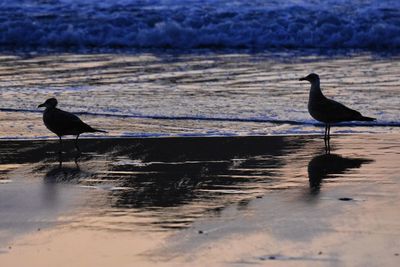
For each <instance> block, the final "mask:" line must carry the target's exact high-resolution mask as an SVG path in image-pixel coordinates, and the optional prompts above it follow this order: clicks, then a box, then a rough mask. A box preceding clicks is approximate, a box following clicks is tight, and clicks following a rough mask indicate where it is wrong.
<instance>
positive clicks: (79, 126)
mask: <svg viewBox="0 0 400 267" xmlns="http://www.w3.org/2000/svg"><path fill="white" fill-rule="evenodd" d="M57 104H58V101H57V99H55V98H49V99H47V100H46V102H44V103H43V104H40V105H39V106H38V108H41V107H45V108H46V109H45V110H44V112H43V122H44V125H46V127H47V129H49V130H50V131H52V132H53V133H55V134H56V135H57V136H58V138H59V139H60V146H61V145H62V139H61V137H62V136H64V135H76V139H75V147H76V149H77V150H78V151H80V150H79V147H78V138H79V135H80V134H82V133H94V132H101V133H106V131H103V130H98V129H94V128H92V127H91V126H89V125H87V124H86V123H84V122H83V121H81V119H79V118H78V117H77V116H76V115H74V114H72V113H69V112H67V111H64V110H61V109H58V108H56V107H57Z"/></svg>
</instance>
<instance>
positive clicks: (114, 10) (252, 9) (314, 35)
mask: <svg viewBox="0 0 400 267" xmlns="http://www.w3.org/2000/svg"><path fill="white" fill-rule="evenodd" d="M0 28H1V29H3V30H2V31H0V46H1V47H3V49H6V48H9V47H10V46H11V47H12V48H13V49H15V48H25V49H29V48H37V47H40V48H42V49H46V48H48V49H55V48H56V49H65V48H68V49H69V50H70V49H75V50H77V49H78V50H79V49H85V48H126V49H133V48H165V47H169V48H178V49H182V48H184V49H185V48H202V47H207V48H262V49H264V48H279V49H281V48H285V49H287V48H289V49H290V48H361V49H372V50H375V49H380V50H385V49H397V48H400V2H399V1H393V0H389V1H388V0H386V1H380V0H370V1H361V0H359V1H342V0H329V1H323V0H317V1H304V0H303V1H295V0H291V1H261V0H255V1H228V0H219V1H215V0H191V1H178V0H148V1H145V0H142V1H128V0H119V1H94V0H85V1H80V0H52V1H28V0H15V1H8V0H1V1H0Z"/></svg>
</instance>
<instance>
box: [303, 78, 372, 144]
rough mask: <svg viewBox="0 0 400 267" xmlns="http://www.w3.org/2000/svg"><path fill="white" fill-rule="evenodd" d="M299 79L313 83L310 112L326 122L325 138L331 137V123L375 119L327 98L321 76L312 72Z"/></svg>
mask: <svg viewBox="0 0 400 267" xmlns="http://www.w3.org/2000/svg"><path fill="white" fill-rule="evenodd" d="M299 81H309V82H310V83H311V89H310V97H309V99H308V112H309V113H310V115H311V116H312V117H313V118H314V119H316V120H317V121H320V122H323V123H325V135H324V140H325V142H326V140H328V144H329V139H330V130H331V124H332V123H336V122H344V121H374V120H376V119H375V118H370V117H364V116H363V115H361V113H360V112H358V111H356V110H353V109H351V108H348V107H346V106H345V105H343V104H341V103H339V102H336V101H334V100H332V99H328V98H326V97H325V96H324V95H323V94H322V92H321V88H320V87H319V76H318V75H317V74H315V73H311V74H309V75H308V76H306V77H303V78H300V79H299Z"/></svg>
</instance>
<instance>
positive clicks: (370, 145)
mask: <svg viewBox="0 0 400 267" xmlns="http://www.w3.org/2000/svg"><path fill="white" fill-rule="evenodd" d="M396 140H397V138H396V135H358V136H354V135H348V136H341V137H340V138H335V139H334V140H332V143H331V146H332V148H331V150H332V154H330V155H325V149H324V146H323V142H321V140H320V138H312V137H307V136H304V137H302V136H297V137H296V136H293V137H241V138H237V137H233V138H226V137H224V138H161V139H153V138H150V139H83V140H82V143H81V146H82V147H81V148H82V151H84V153H83V154H82V155H81V156H80V157H79V158H75V156H76V154H75V153H74V150H73V142H72V141H71V142H70V143H69V146H68V143H67V145H66V153H65V154H64V155H63V157H62V163H61V164H60V163H59V162H58V160H59V158H58V155H57V154H56V153H54V152H52V151H56V149H55V148H56V147H57V141H56V140H54V141H47V142H43V141H4V142H1V143H0V150H1V151H2V155H3V158H2V160H1V165H0V167H1V168H2V169H3V170H4V171H3V172H2V173H1V176H0V179H1V180H4V182H5V183H4V184H3V186H1V187H0V203H1V204H0V208H1V213H2V215H4V216H2V217H1V219H0V224H1V225H7V224H9V223H11V224H13V226H12V227H8V230H7V231H6V232H4V230H3V231H2V232H3V233H4V234H2V235H1V236H0V238H1V239H2V240H1V241H2V242H1V243H2V244H5V245H4V246H3V247H2V248H1V249H2V250H3V251H4V252H6V253H1V254H0V260H1V261H2V262H3V263H4V264H6V265H9V266H19V265H24V264H25V263H26V262H29V263H30V266H43V265H46V264H47V265H58V266H70V265H71V264H74V263H76V264H78V263H79V264H83V265H96V266H110V265H112V264H120V265H122V266H124V265H126V264H127V263H129V262H135V263H137V264H140V266H177V265H191V266H204V265H212V266H215V265H226V266H229V265H231V264H245V263H247V264H262V263H263V262H265V261H275V260H277V261H280V262H281V263H282V264H285V266H287V265H289V266H292V265H293V266H309V265H310V264H312V265H315V266H320V265H322V266H326V265H331V264H339V265H346V264H348V263H350V262H351V263H352V264H353V263H354V264H358V265H365V264H367V265H368V264H371V263H372V264H374V265H379V264H382V265H391V264H394V263H395V262H396V261H397V257H396V255H395V254H396V253H398V251H397V250H396V246H392V245H390V246H389V244H392V243H393V242H394V243H396V242H397V241H396V240H397V238H396V236H397V235H398V234H399V230H398V227H397V226H396V224H393V222H394V221H398V220H399V219H400V218H398V215H397V214H398V213H397V212H396V211H397V206H396V205H395V203H396V202H397V201H399V199H398V194H397V192H398V191H399V189H400V188H399V186H398V184H397V182H396V181H397V180H396V179H397V173H398V167H397V163H398V160H399V157H398V153H397V152H396V151H397V150H398V149H399V146H398V144H397V142H396ZM33 154H34V155H36V156H35V157H33V156H31V155H33ZM75 160H77V163H75V162H74V161H75ZM1 180H0V181H1ZM6 181H7V182H6ZM26 190H28V191H29V192H30V193H29V194H28V195H27V194H26V193H24V192H27V191H26ZM316 190H318V194H316ZM11 195H12V196H13V197H10V196H11ZM27 197H28V198H27ZM343 200H347V201H343ZM27 203H29V205H27ZM8 207H12V209H10V208H8ZM28 208H29V209H30V212H29V213H27V212H26V211H24V210H26V209H28ZM18 214H26V215H24V216H22V215H18ZM29 214H30V215H29ZM21 216H22V217H21ZM25 216H27V217H25ZM28 218H29V219H28ZM22 222H25V223H23V224H22ZM6 229H7V228H6ZM39 229H40V231H39ZM10 231H13V233H12V234H11V232H10ZM7 232H9V233H8V234H7ZM370 242H374V244H377V246H373V247H366V246H365V243H370ZM66 248H68V249H66ZM365 254H373V255H375V256H376V257H374V258H372V259H371V258H369V257H367V258H366V257H364V256H363V255H365ZM38 255H39V256H38ZM98 255H103V257H99V256H98ZM71 258H73V259H75V260H72V261H71V260H70V259H71Z"/></svg>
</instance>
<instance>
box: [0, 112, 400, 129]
mask: <svg viewBox="0 0 400 267" xmlns="http://www.w3.org/2000/svg"><path fill="white" fill-rule="evenodd" d="M0 112H22V113H42V112H43V111H41V110H33V109H14V108H0ZM74 114H76V115H87V116H102V117H115V118H137V119H153V120H197V121H221V122H252V123H270V124H277V125H279V124H288V125H316V126H318V125H323V124H322V123H320V122H316V121H314V120H285V119H273V118H267V117H263V118H242V117H224V116H212V117H208V116H191V115H187V116H168V115H157V114H154V115H139V114H122V113H107V112H74ZM333 125H335V126H338V127H340V126H365V127H400V121H386V120H381V121H380V120H378V121H372V122H365V121H359V122H358V121H352V122H342V123H335V124H333Z"/></svg>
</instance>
